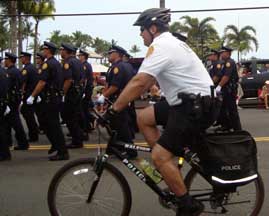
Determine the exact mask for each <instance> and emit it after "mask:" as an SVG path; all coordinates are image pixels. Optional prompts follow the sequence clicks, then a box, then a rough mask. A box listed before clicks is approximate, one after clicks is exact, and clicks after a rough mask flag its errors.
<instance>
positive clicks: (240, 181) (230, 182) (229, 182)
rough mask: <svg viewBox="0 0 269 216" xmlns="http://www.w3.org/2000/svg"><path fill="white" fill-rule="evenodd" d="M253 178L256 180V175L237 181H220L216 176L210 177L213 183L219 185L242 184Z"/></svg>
mask: <svg viewBox="0 0 269 216" xmlns="http://www.w3.org/2000/svg"><path fill="white" fill-rule="evenodd" d="M255 178H258V174H254V175H252V176H249V177H246V178H242V179H237V180H223V179H220V178H218V177H216V176H212V180H213V181H216V182H219V183H221V184H232V183H242V182H246V181H250V180H253V179H255Z"/></svg>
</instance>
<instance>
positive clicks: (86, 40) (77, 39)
mask: <svg viewBox="0 0 269 216" xmlns="http://www.w3.org/2000/svg"><path fill="white" fill-rule="evenodd" d="M71 41H72V43H73V45H74V46H76V47H80V48H82V49H85V48H86V47H87V46H90V45H91V44H92V37H91V36H90V35H88V34H84V33H82V32H81V31H75V32H73V33H72V36H71Z"/></svg>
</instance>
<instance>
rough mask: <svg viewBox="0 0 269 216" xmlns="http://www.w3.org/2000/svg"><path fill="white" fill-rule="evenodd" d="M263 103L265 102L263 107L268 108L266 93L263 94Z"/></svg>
mask: <svg viewBox="0 0 269 216" xmlns="http://www.w3.org/2000/svg"><path fill="white" fill-rule="evenodd" d="M264 104H265V109H268V108H269V106H268V95H267V94H265V96H264Z"/></svg>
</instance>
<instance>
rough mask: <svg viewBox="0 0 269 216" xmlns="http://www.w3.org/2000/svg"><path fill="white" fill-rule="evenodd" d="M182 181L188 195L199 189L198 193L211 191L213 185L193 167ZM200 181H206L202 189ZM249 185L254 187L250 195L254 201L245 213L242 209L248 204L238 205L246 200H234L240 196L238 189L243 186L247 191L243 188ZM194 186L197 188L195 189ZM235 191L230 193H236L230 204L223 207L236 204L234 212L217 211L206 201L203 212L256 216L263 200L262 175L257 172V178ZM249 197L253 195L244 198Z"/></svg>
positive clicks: (238, 188) (245, 209)
mask: <svg viewBox="0 0 269 216" xmlns="http://www.w3.org/2000/svg"><path fill="white" fill-rule="evenodd" d="M184 181H185V184H186V187H187V189H188V191H189V193H190V195H194V194H195V193H196V194H197V191H199V193H200V192H202V191H203V190H204V191H205V192H209V191H210V190H212V191H213V186H212V185H210V184H209V183H208V182H207V181H206V180H205V179H204V178H203V177H202V176H201V175H200V174H199V173H198V172H197V171H196V170H195V169H194V168H191V170H190V171H189V172H188V173H187V175H186V177H185V180H184ZM202 181H204V182H206V183H205V185H206V184H207V187H206V188H205V189H202V188H203V187H204V186H203V183H202ZM197 182H198V183H199V185H197V186H193V185H194V184H195V183H197ZM251 185H253V186H252V187H253V188H255V194H252V195H255V201H253V203H252V202H251V204H253V208H251V209H250V212H247V213H246V214H245V213H244V211H247V207H248V206H246V205H242V206H240V205H241V204H244V203H247V202H246V201H243V198H240V199H242V200H241V202H240V199H239V200H236V199H237V198H238V196H240V195H239V194H240V193H241V192H240V191H241V190H243V188H244V190H243V192H244V191H247V189H245V188H246V187H250V186H251ZM192 186H193V187H192ZM195 187H196V188H197V189H195ZM209 187H210V188H209ZM235 193H236V194H235ZM235 193H233V194H232V195H236V196H235V200H234V201H231V202H230V204H229V203H227V204H225V207H227V208H230V207H232V206H233V205H236V208H235V209H234V210H233V211H235V212H231V211H229V209H228V212H227V213H220V212H218V211H220V210H221V209H218V211H217V209H212V206H211V205H208V204H207V203H205V202H203V203H204V204H205V206H206V208H205V212H207V214H208V215H214V214H222V215H233V216H234V215H237V216H241V215H244V216H245V215H250V216H257V215H259V212H260V210H261V208H262V205H263V201H264V184H263V180H262V177H261V176H260V175H259V174H258V178H257V179H255V180H254V181H252V182H250V183H248V184H246V185H243V186H238V187H237V191H236V192H235ZM251 197H253V196H250V195H249V196H248V197H246V198H244V199H247V198H249V199H251ZM197 199H198V198H197ZM236 202H237V204H236Z"/></svg>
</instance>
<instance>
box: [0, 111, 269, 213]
mask: <svg viewBox="0 0 269 216" xmlns="http://www.w3.org/2000/svg"><path fill="white" fill-rule="evenodd" d="M240 116H241V121H242V124H243V127H244V128H245V129H246V130H248V131H250V132H251V133H252V134H253V136H254V137H255V138H256V140H257V147H258V160H259V171H260V173H261V175H262V177H263V181H264V183H265V193H266V194H265V201H264V206H263V209H262V212H261V213H260V215H261V216H267V215H268V214H269V197H268V195H267V194H269V186H268V182H269V163H268V155H269V127H268V125H269V111H266V110H262V109H243V110H240ZM67 140H68V139H67ZM98 142H99V140H98V136H97V132H94V133H93V134H92V135H91V138H90V141H89V142H87V145H86V147H87V148H84V149H79V150H72V151H70V153H71V160H73V159H76V158H82V157H89V156H90V157H94V156H95V155H96V148H95V147H96V145H95V144H97V143H98ZM137 142H139V143H143V142H144V141H143V139H142V136H141V135H138V139H137ZM101 143H105V142H104V141H103V140H101ZM48 144H49V143H48V141H47V139H46V137H45V136H40V141H39V143H33V145H32V147H31V150H30V151H21V152H14V151H12V155H13V159H12V161H8V162H2V163H1V164H0V173H1V177H0V216H48V215H49V213H48V207H47V202H46V196H47V189H48V185H49V182H50V180H51V178H52V176H53V174H54V173H55V172H56V171H57V170H58V169H59V168H60V167H61V166H63V165H64V164H65V163H67V162H66V161H64V162H49V161H48V160H47V148H48ZM140 156H142V157H147V158H148V155H147V154H145V153H142V154H140ZM111 162H112V163H113V164H114V165H116V166H117V167H119V168H120V169H121V171H122V173H123V174H124V176H125V177H127V180H128V182H129V184H130V186H131V190H132V195H133V205H132V210H131V216H144V215H145V216H153V215H155V216H157V215H158V216H170V215H171V216H172V215H175V213H174V212H173V211H171V210H166V209H164V208H163V207H161V206H160V205H159V203H158V199H157V197H156V195H155V194H154V193H153V192H152V191H151V190H149V189H148V188H146V187H145V185H143V184H142V183H141V181H140V180H139V179H137V178H136V177H135V176H133V175H132V174H131V173H130V172H128V171H127V170H126V168H124V167H122V166H121V164H119V162H117V161H115V160H114V159H112V160H111ZM187 170H188V167H186V168H185V169H184V173H186V171H187ZM238 216H239V215H238Z"/></svg>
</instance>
